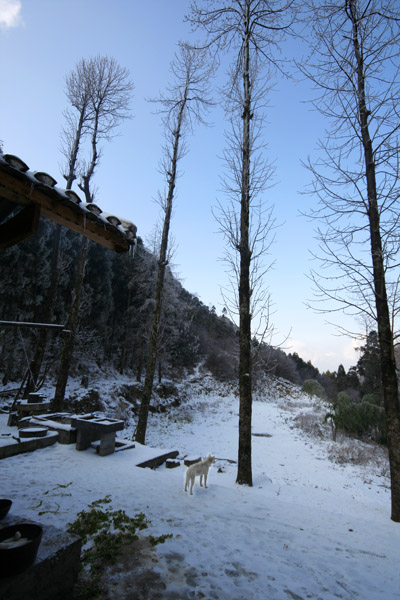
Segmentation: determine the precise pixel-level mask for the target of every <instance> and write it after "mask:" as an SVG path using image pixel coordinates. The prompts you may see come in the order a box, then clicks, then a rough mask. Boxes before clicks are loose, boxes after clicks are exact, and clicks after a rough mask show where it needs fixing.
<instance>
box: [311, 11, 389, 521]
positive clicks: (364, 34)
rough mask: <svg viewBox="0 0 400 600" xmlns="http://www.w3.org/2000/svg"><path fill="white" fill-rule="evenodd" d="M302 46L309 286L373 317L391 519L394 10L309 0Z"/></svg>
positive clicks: (339, 304) (340, 307) (356, 311)
mask: <svg viewBox="0 0 400 600" xmlns="http://www.w3.org/2000/svg"><path fill="white" fill-rule="evenodd" d="M309 7H310V9H311V11H312V12H311V13H310V15H311V18H310V19H309V23H311V24H312V27H311V29H310V28H309V29H308V33H307V37H308V39H311V43H312V55H311V57H308V60H307V65H306V66H305V65H303V66H301V67H300V68H301V69H302V71H303V72H304V73H306V75H307V76H308V77H309V78H310V79H311V80H312V81H313V82H314V83H315V84H316V86H317V88H318V89H319V90H320V91H321V94H320V96H319V97H318V98H317V99H316V100H315V105H316V106H317V108H318V109H319V110H320V111H321V112H322V114H324V115H325V116H326V117H327V119H328V120H329V121H330V130H329V131H328V134H327V137H326V139H325V140H323V141H322V142H321V143H320V159H319V160H318V161H309V163H308V167H309V168H310V169H311V172H312V174H313V179H314V186H313V191H314V193H316V194H317V195H318V197H319V206H318V208H317V209H316V210H315V211H314V212H313V216H314V217H315V218H317V219H319V220H320V221H321V222H322V225H321V227H320V229H319V239H320V250H321V252H320V258H322V265H323V267H324V268H327V267H329V268H332V269H333V271H332V270H329V271H328V272H327V273H328V274H327V275H325V274H324V273H321V272H314V273H313V278H314V281H315V284H316V286H317V290H318V292H319V293H320V294H322V297H323V298H325V299H326V298H329V299H331V300H333V301H334V302H335V303H338V304H336V306H332V308H333V309H334V308H336V309H337V308H338V307H339V309H343V308H345V309H347V310H348V311H350V312H351V313H352V314H354V315H362V316H363V317H364V318H365V319H367V320H371V319H373V320H375V321H376V324H377V330H378V335H379V347H380V361H381V372H382V384H383V396H384V406H385V412H386V425H387V436H388V446H389V459H390V473H391V491H392V519H393V520H394V521H400V404H399V391H398V380H397V373H396V362H395V354H394V336H395V328H396V316H397V313H398V304H397V299H398V285H399V249H400V246H399V240H400V238H399V234H398V227H399V219H400V205H399V193H398V184H399V176H400V170H399V164H400V162H399V161H400V154H399V145H398V134H399V128H400V123H399V115H398V98H399V92H400V60H399V59H400V46H399V42H400V30H399V23H400V12H399V7H398V3H396V2H392V1H390V0H389V1H387V0H385V1H384V0H340V1H339V0H333V1H331V2H310V3H309Z"/></svg>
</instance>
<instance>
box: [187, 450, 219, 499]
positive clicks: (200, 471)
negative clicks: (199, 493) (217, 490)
mask: <svg viewBox="0 0 400 600" xmlns="http://www.w3.org/2000/svg"><path fill="white" fill-rule="evenodd" d="M214 462H215V456H211V454H209V455H208V456H207V458H205V459H204V460H201V461H200V462H197V463H194V465H190V467H188V468H187V471H186V482H185V492H186V490H187V488H188V486H189V481H190V493H191V494H192V495H193V491H192V490H193V484H194V480H195V477H196V475H200V485H201V486H202V485H203V484H202V481H203V476H204V487H205V488H206V487H207V475H208V469H209V468H210V466H211V465H212V464H213V463H214Z"/></svg>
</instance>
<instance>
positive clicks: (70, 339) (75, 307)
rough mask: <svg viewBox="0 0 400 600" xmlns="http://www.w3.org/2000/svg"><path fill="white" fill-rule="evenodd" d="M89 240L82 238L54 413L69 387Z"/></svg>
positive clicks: (61, 405) (58, 409)
mask: <svg viewBox="0 0 400 600" xmlns="http://www.w3.org/2000/svg"><path fill="white" fill-rule="evenodd" d="M88 245H89V243H88V239H87V238H86V237H83V238H82V242H81V252H80V257H79V262H78V265H77V268H76V274H75V284H74V291H73V300H72V305H71V310H70V314H69V319H68V325H67V329H68V331H69V333H66V334H65V336H66V337H65V340H64V348H63V352H62V355H61V361H60V367H59V371H58V379H57V385H56V391H55V394H54V399H53V410H54V411H62V409H63V402H64V395H65V388H66V386H67V381H68V373H69V369H70V365H71V359H72V353H73V350H74V342H75V331H76V326H77V323H78V316H79V306H80V301H81V291H82V284H83V278H84V276H85V266H86V257H87V251H88Z"/></svg>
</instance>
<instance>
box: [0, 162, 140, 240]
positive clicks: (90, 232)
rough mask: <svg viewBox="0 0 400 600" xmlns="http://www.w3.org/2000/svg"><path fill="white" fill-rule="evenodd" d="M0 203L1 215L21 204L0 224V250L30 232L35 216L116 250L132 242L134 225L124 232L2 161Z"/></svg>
mask: <svg viewBox="0 0 400 600" xmlns="http://www.w3.org/2000/svg"><path fill="white" fill-rule="evenodd" d="M0 205H2V207H1V209H2V210H1V209H0V213H1V212H2V213H3V215H4V214H7V213H8V214H10V213H11V211H12V208H13V207H14V209H15V207H16V206H21V207H24V209H23V210H21V211H19V212H18V213H17V214H16V215H15V216H13V217H11V218H9V219H8V220H6V221H4V222H3V223H2V224H1V225H0V249H2V246H3V247H8V246H10V245H12V244H13V243H18V242H19V241H21V239H24V238H25V237H28V235H30V234H31V233H34V231H35V230H36V228H37V222H38V219H39V216H44V217H47V218H48V219H51V220H52V221H55V222H56V223H59V224H60V225H63V226H64V227H67V228H68V229H72V230H73V231H75V232H76V233H79V234H81V235H84V236H85V237H87V238H89V239H91V240H93V241H95V242H97V243H99V244H102V245H103V246H106V247H107V248H110V249H111V250H114V251H116V252H126V251H128V250H129V248H130V247H131V246H132V245H133V244H134V242H135V236H136V228H135V227H134V226H133V225H132V226H131V230H130V232H129V235H127V234H125V233H124V232H122V231H121V230H120V229H119V228H118V227H116V226H115V225H112V224H111V223H109V222H107V221H106V220H105V219H102V218H100V217H99V216H97V215H95V214H94V213H92V212H90V210H88V209H86V205H84V204H83V205H80V204H78V203H76V202H74V201H73V200H70V199H69V198H68V196H67V195H66V194H65V193H64V192H62V191H60V190H59V189H57V188H54V187H50V186H49V185H45V184H43V183H40V182H39V181H37V180H36V179H35V178H34V175H33V174H32V173H29V172H22V171H20V170H18V169H15V168H13V167H10V166H9V165H8V164H6V163H5V162H4V161H2V160H0ZM18 220H19V221H18ZM2 230H3V231H2ZM14 240H15V241H14ZM2 242H3V243H2Z"/></svg>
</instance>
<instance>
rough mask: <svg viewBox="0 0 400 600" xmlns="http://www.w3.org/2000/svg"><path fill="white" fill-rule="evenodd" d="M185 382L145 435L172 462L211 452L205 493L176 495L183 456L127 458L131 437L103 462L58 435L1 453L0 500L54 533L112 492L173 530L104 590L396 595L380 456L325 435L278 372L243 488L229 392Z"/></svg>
mask: <svg viewBox="0 0 400 600" xmlns="http://www.w3.org/2000/svg"><path fill="white" fill-rule="evenodd" d="M188 386H189V387H188V388H187V397H188V400H187V402H185V403H184V404H182V405H181V406H180V407H176V408H174V409H171V410H170V411H169V412H168V413H163V414H155V415H150V418H149V429H148V438H147V443H148V444H149V445H150V446H154V447H159V448H164V449H167V450H174V449H176V450H179V452H180V457H181V458H183V457H184V456H185V455H190V456H192V457H196V456H198V455H201V456H202V457H204V456H205V455H207V454H208V453H210V452H211V453H213V454H215V456H216V457H217V460H216V463H215V465H214V466H213V467H212V468H211V470H210V474H209V488H208V489H204V488H200V487H199V485H198V481H196V484H195V488H194V492H193V496H190V495H189V494H188V493H185V492H184V491H183V488H184V473H185V467H184V466H183V464H182V465H181V466H180V467H178V468H175V469H167V468H166V467H165V466H162V467H160V468H158V469H157V470H155V471H152V470H149V469H140V468H137V467H135V466H134V465H135V463H136V462H137V457H138V456H139V455H140V453H141V452H142V449H141V448H140V446H139V445H137V447H136V448H135V449H133V450H126V451H123V452H118V453H115V454H113V455H110V456H107V457H103V458H101V457H99V456H98V455H97V454H96V453H95V451H94V450H92V449H89V450H87V451H84V452H77V451H76V450H75V448H74V446H73V445H70V446H61V445H58V444H57V445H56V446H53V447H50V448H46V449H43V450H38V451H36V452H33V453H30V454H22V455H19V456H16V457H13V458H8V459H5V460H2V461H1V464H0V467H1V473H2V492H1V495H2V496H3V497H9V498H11V499H12V500H13V507H12V511H13V513H15V514H16V515H21V516H22V515H23V516H26V517H29V518H31V519H35V520H39V521H42V522H46V523H49V524H52V525H55V526H58V527H61V528H64V527H65V525H66V523H68V522H71V521H73V520H74V518H75V516H76V514H77V512H79V511H80V510H82V509H84V508H86V507H87V506H88V505H89V504H90V503H91V502H93V501H94V500H97V499H99V498H104V496H105V495H106V494H111V497H112V506H113V507H114V508H115V509H119V508H121V509H124V510H125V511H126V512H127V513H128V514H130V515H132V516H133V515H134V514H136V513H137V512H140V511H142V512H144V513H145V514H146V516H147V517H148V518H149V519H150V520H151V521H152V524H151V526H150V528H149V533H151V534H153V535H161V534H167V533H172V534H173V539H171V540H167V541H166V542H165V544H163V545H160V546H157V548H156V549H155V550H150V549H149V548H147V547H143V548H142V549H141V550H139V551H138V557H140V560H138V561H136V559H133V560H132V559H131V558H130V557H129V558H128V557H127V558H126V559H125V560H124V561H122V562H123V564H122V563H121V564H120V565H117V566H116V567H114V568H113V569H112V570H110V572H109V573H108V575H107V578H106V581H107V586H108V591H105V592H104V598H108V597H110V598H115V599H121V600H122V599H124V600H125V599H128V598H132V599H133V598H148V599H156V598H161V599H164V598H170V599H179V598H185V599H186V598H207V599H215V600H219V599H221V600H225V599H227V600H228V599H230V600H231V599H235V600H239V599H241V600H251V599H263V600H264V599H265V600H286V599H289V600H306V599H315V600H317V599H318V600H333V599H337V598H340V599H344V600H357V599H360V600H398V599H399V598H400V576H399V557H398V554H399V553H398V550H399V548H400V526H399V525H398V524H395V523H393V522H392V521H391V520H390V492H389V487H388V486H389V480H388V477H387V475H388V466H387V461H386V458H385V453H384V452H383V451H382V450H381V449H379V448H377V447H375V446H369V445H366V444H361V443H356V442H353V443H352V444H348V443H343V442H342V441H340V440H339V441H338V442H336V443H335V444H334V443H333V442H332V441H331V439H330V436H329V430H328V429H324V426H323V425H322V423H323V416H324V410H323V409H320V410H319V412H318V407H316V406H314V404H313V403H312V402H311V401H310V400H309V398H308V397H307V396H304V395H302V394H300V392H299V391H298V389H296V388H295V387H293V386H288V385H286V384H283V383H282V382H279V381H275V382H273V383H271V386H270V388H269V390H267V391H266V392H265V394H263V395H262V396H261V397H259V398H258V399H257V400H256V401H255V402H254V409H253V434H254V435H253V478H254V481H253V487H252V488H248V487H243V486H238V485H236V484H235V477H236V464H235V461H236V458H237V436H238V417H237V412H238V400H237V398H236V397H235V396H234V394H233V393H232V392H231V391H229V390H228V389H227V388H226V387H223V386H221V385H217V384H215V383H214V382H213V381H212V380H211V379H210V380H209V379H207V378H203V379H202V380H201V381H200V380H199V379H198V380H197V381H196V382H192V383H191V384H188ZM98 387H99V389H102V391H103V396H104V394H107V390H108V389H111V388H110V386H109V384H108V383H106V382H100V383H99V386H98ZM113 397H114V398H115V396H112V395H111V394H110V397H109V399H108V405H109V408H110V409H111V406H112V405H113V400H112V398H113ZM300 426H302V427H303V429H302V428H301V427H300ZM1 427H2V431H4V430H5V428H6V426H5V416H1ZM304 428H305V429H307V430H308V431H309V433H305V431H304ZM130 430H131V428H129V429H128V430H127V432H126V434H127V437H129V435H130ZM329 457H330V458H329ZM332 459H335V460H336V462H335V461H333V460H332ZM348 460H352V461H353V463H354V464H352V463H348V462H346V461H348ZM355 463H361V464H355ZM67 484H68V485H67ZM65 485H67V487H66V488H62V487H60V486H65ZM39 512H40V513H41V516H38V513H39Z"/></svg>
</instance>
